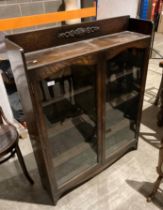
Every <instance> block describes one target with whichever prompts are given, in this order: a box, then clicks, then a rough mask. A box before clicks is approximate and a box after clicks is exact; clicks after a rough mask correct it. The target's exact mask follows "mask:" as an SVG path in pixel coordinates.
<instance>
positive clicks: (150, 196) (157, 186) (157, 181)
mask: <svg viewBox="0 0 163 210" xmlns="http://www.w3.org/2000/svg"><path fill="white" fill-rule="evenodd" d="M162 178H163V177H162V176H160V175H159V177H158V178H157V180H156V182H155V183H154V187H153V190H152V192H151V194H150V195H149V196H148V197H147V202H150V201H151V200H152V198H153V197H154V196H155V194H156V192H157V190H158V188H159V185H160V183H161V180H162Z"/></svg>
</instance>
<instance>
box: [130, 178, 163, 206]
mask: <svg viewBox="0 0 163 210" xmlns="http://www.w3.org/2000/svg"><path fill="white" fill-rule="evenodd" d="M126 182H127V184H128V185H129V186H131V187H132V188H133V189H134V190H136V191H138V192H139V193H141V194H142V195H143V196H144V199H146V198H147V197H148V195H149V194H150V193H151V192H152V189H153V185H154V183H150V182H138V181H134V180H126ZM151 202H152V203H153V204H154V205H156V206H157V207H158V208H160V209H161V210H162V207H163V190H161V189H159V190H158V192H157V193H156V196H155V197H154V198H153V200H152V201H151Z"/></svg>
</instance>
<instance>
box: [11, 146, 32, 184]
mask: <svg viewBox="0 0 163 210" xmlns="http://www.w3.org/2000/svg"><path fill="white" fill-rule="evenodd" d="M15 150H16V154H17V156H18V160H19V162H20V165H21V167H22V170H23V172H24V175H25V176H26V178H27V179H28V181H29V183H30V184H32V185H33V184H34V181H33V180H32V178H31V177H30V175H29V173H28V171H27V168H26V165H25V162H24V159H23V156H22V153H21V151H20V148H19V146H18V145H17V146H16V147H15Z"/></svg>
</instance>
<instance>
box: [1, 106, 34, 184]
mask: <svg viewBox="0 0 163 210" xmlns="http://www.w3.org/2000/svg"><path fill="white" fill-rule="evenodd" d="M0 119H1V125H0V164H2V163H4V162H5V161H7V160H9V159H10V158H12V157H13V156H14V154H15V153H16V154H17V156H18V160H19V162H20V165H21V167H22V170H23V173H24V175H25V176H26V178H27V180H28V181H29V183H30V184H34V182H33V180H32V178H31V177H30V175H29V173H28V171H27V168H26V165H25V162H24V159H23V156H22V154H21V151H20V148H19V145H18V140H19V134H18V131H17V129H16V128H15V126H14V125H12V124H11V123H10V122H9V121H8V120H7V118H6V116H5V114H4V112H3V110H2V108H1V107H0Z"/></svg>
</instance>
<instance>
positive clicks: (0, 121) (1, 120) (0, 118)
mask: <svg viewBox="0 0 163 210" xmlns="http://www.w3.org/2000/svg"><path fill="white" fill-rule="evenodd" d="M2 124H3V119H2V107H1V106H0V125H2Z"/></svg>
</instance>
